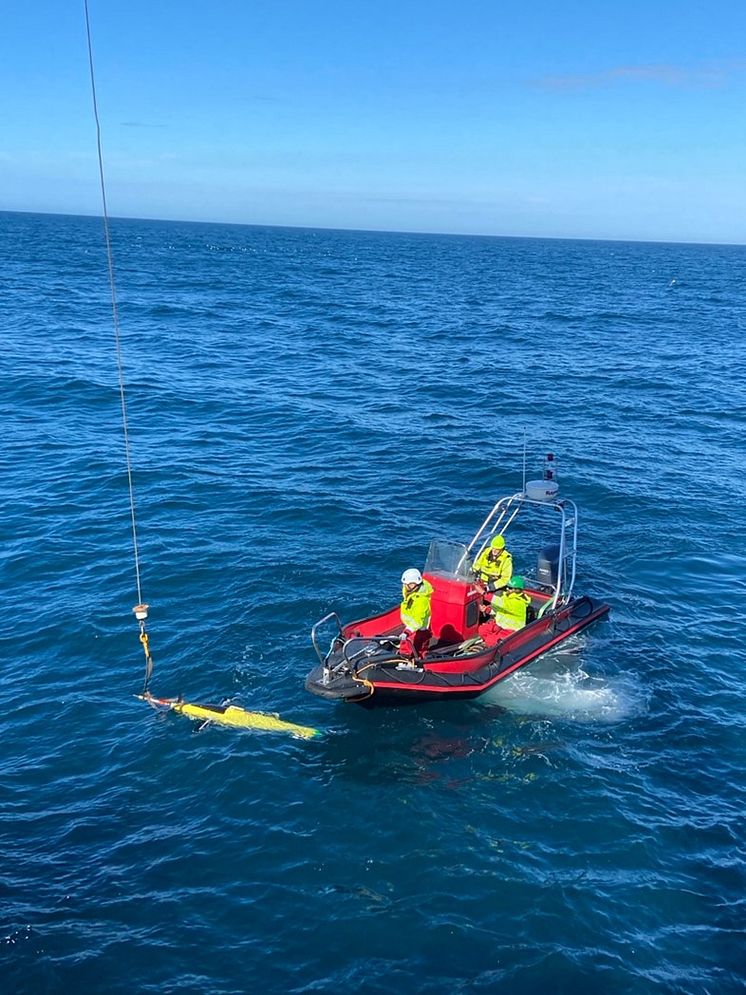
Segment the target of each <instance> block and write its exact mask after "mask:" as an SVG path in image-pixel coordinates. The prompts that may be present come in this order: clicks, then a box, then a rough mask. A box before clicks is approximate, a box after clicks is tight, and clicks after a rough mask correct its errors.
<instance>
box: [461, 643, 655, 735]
mask: <svg viewBox="0 0 746 995" xmlns="http://www.w3.org/2000/svg"><path fill="white" fill-rule="evenodd" d="M583 646H584V639H583V637H582V636H578V637H576V638H575V640H574V641H572V642H569V643H568V645H566V646H565V647H563V650H562V651H561V652H557V653H552V654H548V655H547V656H546V657H543V658H542V660H540V661H537V662H536V663H534V664H532V665H531V666H530V667H527V668H524V669H523V670H519V671H518V672H517V673H515V674H513V675H512V676H511V677H509V678H507V679H506V680H504V681H501V682H500V683H499V684H497V685H496V686H495V687H494V688H492V690H491V691H488V692H487V693H486V694H485V695H483V696H482V697H481V698H480V699H479V701H480V702H484V703H485V704H488V703H489V704H490V705H493V706H494V705H500V706H501V707H502V708H505V709H507V710H508V711H510V712H514V713H516V714H519V715H534V716H537V717H540V718H562V719H570V720H572V721H575V722H621V721H623V720H624V719H627V718H629V717H630V716H631V715H633V714H634V713H636V712H637V711H639V707H640V705H639V700H638V699H639V696H638V695H636V694H635V692H634V689H632V688H631V687H629V686H627V685H626V684H625V682H624V680H623V679H622V678H620V679H619V680H617V681H610V680H608V679H605V678H601V677H591V676H589V674H587V673H586V672H585V671H584V670H583V669H582V667H581V666H580V663H579V659H578V655H579V653H580V652H581V651H582V649H583Z"/></svg>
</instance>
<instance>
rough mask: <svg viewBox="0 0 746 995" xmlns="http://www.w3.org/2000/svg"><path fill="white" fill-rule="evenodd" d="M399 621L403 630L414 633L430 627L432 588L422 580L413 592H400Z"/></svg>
mask: <svg viewBox="0 0 746 995" xmlns="http://www.w3.org/2000/svg"><path fill="white" fill-rule="evenodd" d="M401 594H402V602H401V620H402V623H403V625H404V628H405V629H411V630H412V632H416V631H417V630H418V629H427V628H428V627H429V625H430V602H431V601H432V597H433V586H432V584H430V583H429V582H428V581H426V580H424V579H423V581H422V583H421V584H420V586H419V587H416V588H415V589H414V591H408V590H407V589H406V587H403V586H402V590H401Z"/></svg>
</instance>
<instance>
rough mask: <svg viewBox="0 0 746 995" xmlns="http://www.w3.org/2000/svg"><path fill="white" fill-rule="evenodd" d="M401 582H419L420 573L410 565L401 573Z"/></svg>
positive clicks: (420, 579)
mask: <svg viewBox="0 0 746 995" xmlns="http://www.w3.org/2000/svg"><path fill="white" fill-rule="evenodd" d="M401 582H402V584H421V583H422V574H421V573H420V571H419V570H415V568H414V567H410V568H409V570H405V571H404V573H403V574H402V575H401Z"/></svg>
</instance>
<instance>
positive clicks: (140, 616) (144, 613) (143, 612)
mask: <svg viewBox="0 0 746 995" xmlns="http://www.w3.org/2000/svg"><path fill="white" fill-rule="evenodd" d="M83 6H84V8H85V28H86V37H87V39H88V65H89V68H90V71H91V97H92V98H93V116H94V118H95V119H96V145H97V148H98V172H99V178H100V180H101V204H102V210H103V222H104V239H105V242H106V259H107V263H108V267H109V287H110V289H111V313H112V317H113V320H114V340H115V343H116V355H117V372H118V376H119V399H120V403H121V408H122V427H123V430H124V454H125V460H126V465H127V486H128V489H129V502H130V519H131V522H132V548H133V551H134V557H135V580H136V583H137V604H136V605H135V607H134V608H133V609H132V611H133V612H134V613H135V618H136V619H137V621H138V624H139V626H140V643H141V644H142V648H143V652H144V653H145V683H144V686H143V694H145V693H147V691H148V688H149V686H150V679H151V677H152V676H153V658H152V657H151V655H150V646H149V643H148V634H147V632H146V631H145V621H146V619H147V617H148V605H146V604H145V603H144V602H143V598H142V587H141V584H140V551H139V547H138V543H137V519H136V516H135V491H134V487H133V485H132V458H131V456H130V440H129V425H128V423H127V401H126V398H125V392H124V363H123V360H122V339H121V334H120V328H119V306H118V304H117V291H116V284H115V281H114V257H113V253H112V248H111V233H110V230H109V212H108V209H107V206H106V183H105V182H104V157H103V152H102V150H101V125H100V123H99V117H98V101H97V99H96V77H95V74H94V71H93V43H92V41H91V21H90V16H89V13H88V0H83Z"/></svg>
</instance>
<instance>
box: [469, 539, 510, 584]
mask: <svg viewBox="0 0 746 995" xmlns="http://www.w3.org/2000/svg"><path fill="white" fill-rule="evenodd" d="M491 552H492V549H491V548H490V547H489V546H488V547H487V549H483V550H482V552H481V553H480V554H479V556H478V557H477V559H476V562H475V564H474V572H475V573H476V575H477V577H479V579H480V580H481V581H482V583H483V584H489V583H493V584H494V585H495V587H505V585H506V584H508V583H509V582H510V578H511V577H512V576H513V557H512V556H511V555H510V553H509V552H508V551H507V549H501V550H500V552H499V553H498V555H497V557H496V558H495V559H494V560H492V559H490V553H491Z"/></svg>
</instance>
